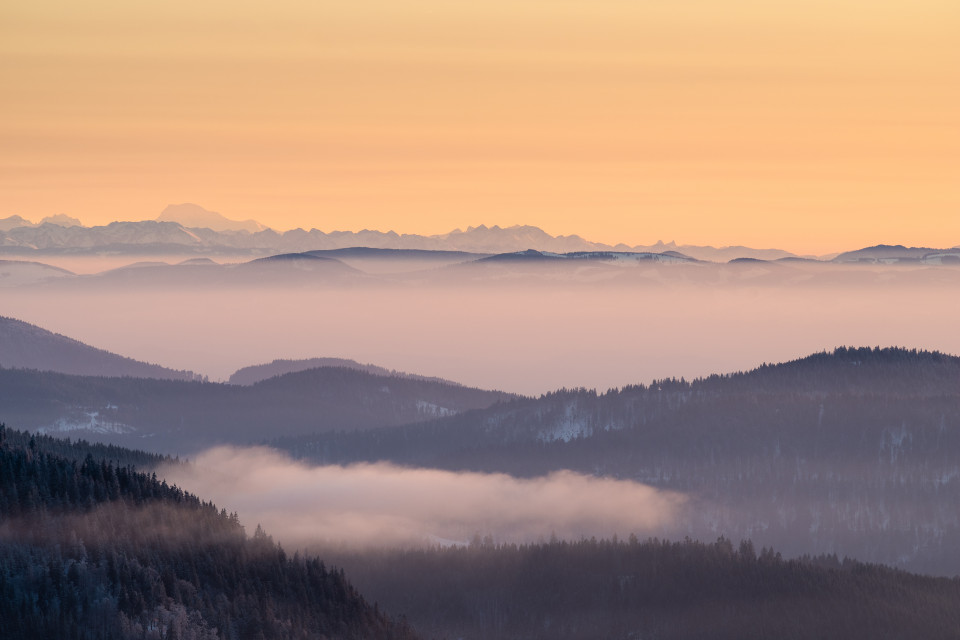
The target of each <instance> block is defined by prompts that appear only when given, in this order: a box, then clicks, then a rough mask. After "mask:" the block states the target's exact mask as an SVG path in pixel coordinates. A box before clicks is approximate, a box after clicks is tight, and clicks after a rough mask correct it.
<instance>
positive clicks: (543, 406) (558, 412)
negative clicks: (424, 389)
mask: <svg viewBox="0 0 960 640" xmlns="http://www.w3.org/2000/svg"><path fill="white" fill-rule="evenodd" d="M274 444H275V445H276V446H278V447H279V448H282V449H284V450H286V451H288V452H290V453H291V454H293V455H295V456H297V457H300V458H304V459H307V460H310V461H313V462H316V463H325V464H334V463H335V464H347V463H352V462H360V461H377V460H385V461H390V462H393V463H396V464H401V465H409V466H423V467H437V468H443V469H450V470H472V471H483V472H505V473H510V474H513V475H519V476H539V475H542V474H545V473H549V472H551V471H556V470H560V469H571V470H575V471H580V472H583V473H589V474H596V475H605V476H613V477H617V478H624V479H632V480H637V481H640V482H644V483H648V484H652V485H655V486H657V487H661V488H664V489H670V490H674V491H680V492H683V493H686V494H688V495H691V496H693V497H694V501H693V503H692V504H694V505H695V507H694V508H693V509H691V511H690V512H689V513H688V514H687V516H686V519H685V520H684V523H683V525H682V528H681V530H682V531H684V532H687V533H689V534H691V535H694V534H695V535H697V536H699V537H701V538H703V539H711V538H710V536H711V535H716V534H719V533H724V534H725V535H727V536H728V537H731V538H734V539H737V538H747V537H751V538H753V539H754V541H755V542H757V543H758V544H764V545H770V546H775V547H777V548H778V549H781V550H783V551H784V552H785V553H791V554H797V553H803V552H813V553H821V552H822V553H840V554H846V555H850V556H853V557H858V558H861V559H865V560H870V561H875V562H885V563H890V564H897V565H899V566H903V567H909V568H910V569H912V570H917V571H926V572H933V573H938V574H948V575H954V574H960V465H958V462H957V460H960V358H958V357H956V356H950V355H945V354H941V353H936V352H924V351H912V350H906V349H894V348H889V349H869V348H857V349H853V348H849V349H848V348H844V349H837V350H836V351H833V352H830V353H820V354H814V355H811V356H809V357H807V358H803V359H800V360H797V361H794V362H789V363H784V364H776V365H764V366H762V367H759V368H757V369H755V370H752V371H749V372H744V373H736V374H731V375H723V376H720V375H717V376H710V377H708V378H703V379H698V380H695V381H693V382H687V381H684V380H673V379H667V380H658V381H654V382H653V383H651V384H649V385H636V386H630V387H625V388H623V389H613V390H610V391H608V392H606V393H597V392H595V391H590V390H586V389H573V390H560V391H557V392H554V393H550V394H547V395H544V396H542V397H540V398H521V399H516V400H513V401H509V402H506V403H503V404H500V405H496V406H492V407H490V408H487V409H482V410H476V411H471V412H466V413H463V414H460V415H457V416H451V417H448V418H442V419H438V420H434V421H430V422H425V423H422V424H416V425H406V426H401V427H396V428H393V429H376V430H372V431H368V432H363V433H359V432H358V433H325V434H317V435H315V436H303V437H299V438H286V439H278V440H277V441H275V443H274ZM948 541H949V543H948Z"/></svg>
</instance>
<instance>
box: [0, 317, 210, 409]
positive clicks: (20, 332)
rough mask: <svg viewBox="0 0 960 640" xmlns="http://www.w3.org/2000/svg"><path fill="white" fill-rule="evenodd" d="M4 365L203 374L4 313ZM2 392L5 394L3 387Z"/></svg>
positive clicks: (174, 376)
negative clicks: (98, 346) (108, 348)
mask: <svg viewBox="0 0 960 640" xmlns="http://www.w3.org/2000/svg"><path fill="white" fill-rule="evenodd" d="M0 367H2V368H6V369H36V370H41V371H59V372H61V373H70V374H77V375H85V376H130V377H136V378H161V379H168V380H198V379H200V378H201V376H199V375H197V374H195V373H193V372H192V371H177V370H174V369H168V368H166V367H161V366H160V365H156V364H149V363H147V362H140V361H139V360H134V359H132V358H126V357H124V356H119V355H117V354H115V353H110V352H109V351H104V350H103V349H96V348H94V347H91V346H88V345H85V344H83V343H82V342H78V341H76V340H73V339H71V338H67V337H65V336H62V335H60V334H58V333H53V332H50V331H47V330H46V329H41V328H40V327H38V326H36V325H32V324H29V323H26V322H23V321H21V320H16V319H14V318H5V317H3V316H0ZM0 394H3V391H2V390H0Z"/></svg>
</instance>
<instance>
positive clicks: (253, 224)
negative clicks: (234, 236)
mask: <svg viewBox="0 0 960 640" xmlns="http://www.w3.org/2000/svg"><path fill="white" fill-rule="evenodd" d="M157 221H158V222H177V223H179V224H182V225H183V226H184V227H191V228H198V229H212V230H214V231H246V232H247V233H256V232H257V231H263V230H264V229H266V228H267V227H266V226H264V225H262V224H260V223H259V222H257V221H256V220H242V221H241V220H230V219H229V218H227V217H226V216H222V215H220V214H219V213H217V212H216V211H208V210H206V209H204V208H203V207H201V206H200V205H197V204H192V203H189V202H185V203H184V204H170V205H167V207H166V208H165V209H164V210H163V211H162V212H161V213H160V215H159V216H157Z"/></svg>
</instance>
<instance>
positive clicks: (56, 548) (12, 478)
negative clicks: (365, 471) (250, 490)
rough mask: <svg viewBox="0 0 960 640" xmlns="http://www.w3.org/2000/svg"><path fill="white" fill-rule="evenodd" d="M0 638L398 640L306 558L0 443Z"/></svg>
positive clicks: (218, 517)
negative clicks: (382, 639) (325, 639)
mask: <svg viewBox="0 0 960 640" xmlns="http://www.w3.org/2000/svg"><path fill="white" fill-rule="evenodd" d="M4 431H5V430H4V428H3V427H2V426H0V629H2V631H3V637H4V640H19V639H24V640H26V639H33V638H78V639H81V638H82V639H86V638H111V639H115V638H138V639H139V638H151V639H154V638H155V639H157V640H160V639H161V638H182V639H185V638H198V639H199V638H204V639H211V640H212V639H214V638H224V639H234V638H316V639H318V640H319V639H320V638H356V639H361V638H364V639H365V638H385V639H386V638H398V639H404V638H412V637H413V634H412V633H411V632H410V631H409V630H407V629H406V628H405V627H403V626H400V625H398V624H396V623H394V622H392V621H390V620H389V619H387V618H386V617H385V616H384V615H383V614H381V613H379V611H377V610H376V609H375V608H374V607H371V606H370V605H368V604H367V603H366V601H364V599H363V598H362V597H361V596H360V595H359V594H358V593H357V592H356V590H355V589H354V588H353V587H352V586H351V585H350V584H349V583H348V582H347V581H346V579H345V578H344V576H343V573H342V572H341V571H332V570H329V569H327V568H326V566H325V565H324V564H323V562H321V561H320V560H319V559H317V558H313V557H301V556H299V555H295V556H293V557H288V556H287V555H286V554H285V553H284V551H283V550H282V549H281V548H279V547H278V546H277V545H275V544H274V543H273V541H272V540H271V539H270V537H269V536H267V535H266V534H265V533H264V532H263V531H261V530H260V529H259V527H258V528H257V531H256V533H255V534H254V535H253V536H252V537H250V536H248V535H247V534H246V533H245V531H244V528H243V527H242V526H241V525H240V523H239V521H238V520H237V518H236V515H235V514H234V515H228V514H227V513H226V511H217V509H216V507H215V506H214V505H212V504H209V503H204V502H202V501H201V500H200V499H198V498H196V497H194V496H192V495H190V494H187V493H184V492H183V491H181V490H180V489H178V488H176V487H171V486H168V485H167V484H166V483H165V482H160V481H158V480H157V479H156V476H152V477H151V476H147V475H145V474H143V473H139V472H137V471H135V470H134V469H133V468H131V467H117V466H114V465H112V464H110V463H108V462H106V461H105V460H99V461H98V460H96V459H94V458H93V456H92V455H88V456H87V457H86V458H85V460H84V461H83V462H82V463H79V464H78V463H77V462H76V461H73V460H68V459H66V458H62V457H60V456H57V455H54V454H50V453H47V452H45V451H44V450H43V449H42V447H41V445H38V444H37V442H36V441H31V443H30V444H28V446H26V447H23V446H19V445H11V444H10V443H9V442H5V441H4Z"/></svg>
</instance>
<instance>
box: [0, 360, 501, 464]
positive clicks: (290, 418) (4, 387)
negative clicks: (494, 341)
mask: <svg viewBox="0 0 960 640" xmlns="http://www.w3.org/2000/svg"><path fill="white" fill-rule="evenodd" d="M513 397H515V396H512V395H510V394H506V393H502V392H498V391H484V390H481V389H473V388H470V387H464V386H461V385H458V384H453V383H448V382H441V381H433V380H427V379H416V378H410V377H398V376H393V375H389V376H388V375H375V374H372V373H368V372H366V371H358V370H356V369H350V368H344V367H321V368H315V369H308V370H306V371H298V372H295V373H288V374H286V375H281V376H278V377H273V378H270V379H267V380H262V381H260V382H258V383H256V384H254V385H252V386H238V385H233V384H219V383H209V382H186V381H173V380H155V379H146V378H103V377H92V376H69V375H64V374H58V373H50V372H38V371H28V370H21V369H0V416H2V419H3V420H5V421H6V422H7V424H8V425H10V426H11V427H16V428H20V429H29V430H31V431H39V432H42V433H47V434H52V435H70V436H71V437H79V438H87V439H90V440H95V441H99V442H108V443H114V444H120V445H124V446H130V447H135V448H141V449H146V450H149V451H154V452H160V453H171V454H185V453H192V452H195V451H198V450H200V449H202V448H205V447H209V446H213V445H218V444H238V445H243V444H256V443H259V442H263V441H265V440H268V439H270V438H272V437H277V436H285V435H286V436H293V435H298V434H304V433H314V432H318V431H329V430H347V431H351V430H355V429H370V428H373V427H380V426H393V425H401V424H406V423H412V422H419V421H423V420H425V419H428V418H435V417H440V416H449V415H454V414H457V413H460V412H462V411H468V410H471V409H478V408H483V407H488V406H490V405H492V404H494V403H497V402H501V401H505V400H509V399H512V398H513Z"/></svg>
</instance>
